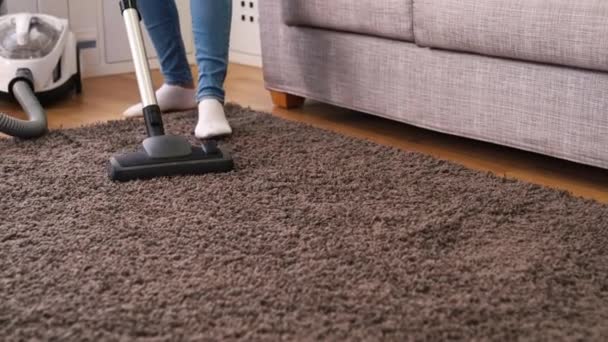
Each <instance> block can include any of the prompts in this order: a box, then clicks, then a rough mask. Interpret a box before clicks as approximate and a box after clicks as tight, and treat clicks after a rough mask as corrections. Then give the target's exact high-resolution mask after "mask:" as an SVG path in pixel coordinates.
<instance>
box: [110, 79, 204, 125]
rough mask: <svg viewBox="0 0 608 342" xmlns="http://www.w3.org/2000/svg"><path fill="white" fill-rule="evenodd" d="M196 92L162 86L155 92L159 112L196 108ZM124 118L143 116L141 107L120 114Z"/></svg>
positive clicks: (131, 108) (137, 106)
mask: <svg viewBox="0 0 608 342" xmlns="http://www.w3.org/2000/svg"><path fill="white" fill-rule="evenodd" d="M195 95H196V90H195V89H188V88H183V87H180V86H174V85H168V84H163V85H162V87H160V88H158V90H157V91H156V100H157V101H158V106H159V107H160V110H161V112H168V111H178V110H188V109H193V108H196V99H195ZM122 115H124V116H126V117H129V118H130V117H135V116H142V115H143V105H142V104H141V103H138V104H136V105H133V106H131V107H129V108H128V109H127V110H125V112H124V113H123V114H122Z"/></svg>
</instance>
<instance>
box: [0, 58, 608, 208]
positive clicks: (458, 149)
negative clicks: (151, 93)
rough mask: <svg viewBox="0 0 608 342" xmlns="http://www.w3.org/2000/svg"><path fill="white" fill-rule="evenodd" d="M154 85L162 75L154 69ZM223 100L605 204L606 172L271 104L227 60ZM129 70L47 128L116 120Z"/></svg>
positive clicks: (345, 113)
mask: <svg viewBox="0 0 608 342" xmlns="http://www.w3.org/2000/svg"><path fill="white" fill-rule="evenodd" d="M153 78H154V82H155V83H156V84H157V85H159V84H161V82H162V77H161V76H160V74H159V73H158V72H157V71H155V72H153ZM226 89H227V93H228V99H227V100H228V101H232V102H236V103H239V104H241V105H243V106H249V107H251V108H253V109H256V110H260V111H266V112H271V113H273V114H274V115H276V116H278V117H281V118H284V119H288V120H294V121H299V122H305V123H308V124H311V125H314V126H317V127H320V128H324V129H329V130H333V131H336V132H339V133H342V134H346V135H350V136H354V137H358V138H363V139H368V140H371V141H374V142H376V143H380V144H385V145H390V146H395V147H398V148H402V149H404V150H408V151H417V152H422V153H426V154H430V155H433V156H436V157H438V158H442V159H447V160H451V161H454V162H456V163H459V164H462V165H465V166H467V167H470V168H473V169H476V170H481V171H486V172H493V173H495V174H497V175H499V176H504V177H512V178H517V179H521V180H524V181H528V182H533V183H537V184H541V185H545V186H550V187H554V188H558V189H562V190H566V191H569V192H572V193H573V194H575V195H578V196H583V197H586V198H593V199H596V200H599V201H602V202H606V203H608V171H606V170H601V169H598V168H593V167H588V166H584V165H580V164H575V163H570V162H567V161H562V160H558V159H554V158H549V157H545V156H541V155H537V154H534V153H528V152H523V151H519V150H515V149H510V148H506V147H502V146H497V145H493V144H488V143H482V142H477V141H473V140H469V139H463V138H459V137H454V136H450V135H446V134H441V133H436V132H431V131H428V130H424V129H420V128H416V127H413V126H410V125H406V124H401V123H397V122H394V121H390V120H386V119H382V118H378V117H374V116H371V115H367V114H364V113H358V112H353V111H350V110H347V109H342V108H337V107H334V106H330V105H326V104H321V103H317V102H314V101H308V102H307V103H306V105H305V106H304V107H302V108H300V109H296V110H282V109H279V108H274V106H273V105H272V102H271V100H270V95H269V94H268V92H267V91H266V90H265V89H264V82H263V77H262V72H261V70H260V69H258V68H254V67H248V66H242V65H238V64H232V65H231V66H230V71H229V75H228V79H227V81H226ZM138 97H139V96H138V93H137V85H136V83H135V77H134V75H133V74H123V75H115V76H104V77H97V78H91V79H86V80H85V81H84V93H83V95H82V96H73V97H71V98H69V99H66V100H65V101H61V102H58V103H56V104H54V105H51V106H50V107H48V108H47V110H48V116H49V125H50V127H51V128H60V127H65V128H69V127H78V126H81V125H86V124H92V123H96V122H103V121H107V120H116V119H121V115H120V113H121V112H122V111H123V110H124V109H125V108H126V107H127V106H128V105H130V104H132V103H135V102H136V101H138ZM0 111H2V112H10V113H14V114H15V115H17V116H21V117H23V113H22V112H21V111H20V109H19V108H18V106H17V105H15V104H12V103H7V102H0Z"/></svg>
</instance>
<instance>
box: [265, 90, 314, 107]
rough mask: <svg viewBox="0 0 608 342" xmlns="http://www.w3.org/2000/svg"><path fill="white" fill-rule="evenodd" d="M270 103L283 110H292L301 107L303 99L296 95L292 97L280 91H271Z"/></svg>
mask: <svg viewBox="0 0 608 342" xmlns="http://www.w3.org/2000/svg"><path fill="white" fill-rule="evenodd" d="M270 95H271V96H272V102H273V103H274V105H275V106H277V107H280V108H283V109H293V108H298V107H301V106H302V105H303V104H304V100H305V99H304V98H303V97H301V96H298V95H292V94H288V93H284V92H281V91H276V90H271V91H270Z"/></svg>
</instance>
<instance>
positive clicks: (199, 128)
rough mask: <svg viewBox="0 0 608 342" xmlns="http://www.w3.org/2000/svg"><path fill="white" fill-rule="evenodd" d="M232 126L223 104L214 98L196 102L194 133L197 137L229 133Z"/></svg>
mask: <svg viewBox="0 0 608 342" xmlns="http://www.w3.org/2000/svg"><path fill="white" fill-rule="evenodd" d="M230 134H232V128H230V124H229V123H228V120H227V119H226V113H225V112H224V105H223V104H222V103H221V102H220V101H218V100H216V99H205V100H203V101H201V102H200V103H199V104H198V124H197V125H196V129H195V130H194V135H196V137H197V138H199V139H209V138H213V137H218V136H223V135H230Z"/></svg>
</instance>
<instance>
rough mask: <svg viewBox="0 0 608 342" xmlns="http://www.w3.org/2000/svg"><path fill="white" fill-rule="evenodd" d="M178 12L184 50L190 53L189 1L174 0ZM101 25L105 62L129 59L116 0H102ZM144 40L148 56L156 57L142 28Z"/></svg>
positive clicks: (126, 41)
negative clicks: (102, 28) (102, 27)
mask: <svg viewBox="0 0 608 342" xmlns="http://www.w3.org/2000/svg"><path fill="white" fill-rule="evenodd" d="M176 4H177V7H178V9H179V13H180V22H181V30H182V34H183V38H184V44H185V46H186V52H188V53H192V51H193V43H192V23H191V19H190V1H189V0H176ZM103 21H104V22H103V24H104V25H103V26H104V37H105V39H104V43H105V44H104V45H105V59H106V63H110V64H112V63H121V62H127V61H130V60H131V51H130V50H129V41H128V38H127V32H126V30H125V25H124V22H123V19H122V15H121V13H120V9H119V7H118V2H117V1H116V0H103ZM142 30H143V31H144V38H145V40H146V51H147V52H148V56H149V57H156V51H154V48H153V46H152V43H151V41H150V38H149V36H148V33H147V32H146V30H145V29H144V28H143V23H142Z"/></svg>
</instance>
